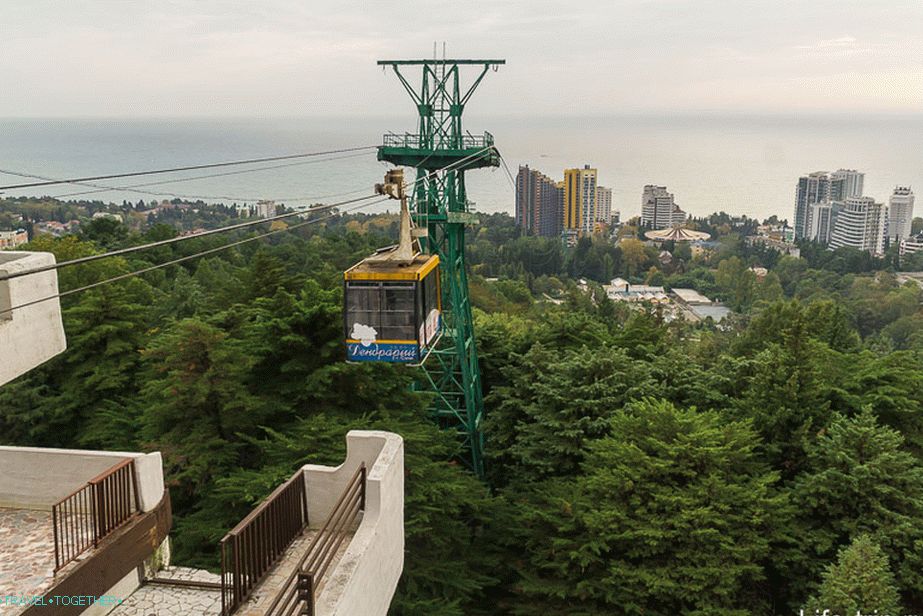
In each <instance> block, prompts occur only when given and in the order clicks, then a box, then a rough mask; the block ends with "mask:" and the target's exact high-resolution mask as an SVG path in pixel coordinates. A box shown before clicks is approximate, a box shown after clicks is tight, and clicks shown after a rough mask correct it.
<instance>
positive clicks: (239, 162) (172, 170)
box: [0, 145, 378, 191]
mask: <svg viewBox="0 0 923 616" xmlns="http://www.w3.org/2000/svg"><path fill="white" fill-rule="evenodd" d="M377 147H378V146H377V145H363V146H357V147H352V148H340V149H336V150H326V151H323V152H304V153H301V154H286V155H283V156H267V157H264V158H250V159H246V160H233V161H226V162H220V163H207V164H203V165H187V166H185V167H172V168H169V169H153V170H148V171H133V172H130V173H113V174H109V175H96V176H87V177H79V178H70V179H66V180H47V181H43V182H32V183H26V184H9V185H7V186H0V191H3V190H12V189H14V188H32V187H36V186H53V185H55V184H76V183H79V182H91V181H95V180H112V179H116V178H129V177H137V176H141V175H157V174H161V173H177V172H179V171H194V170H196V169H214V168H216V167H230V166H233V165H252V164H256V163H268V162H273V161H278V160H292V159H295V158H312V157H314V156H324V155H327V154H342V153H346V152H358V151H360V150H370V149H373V148H377Z"/></svg>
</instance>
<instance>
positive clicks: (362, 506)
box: [359, 462, 366, 511]
mask: <svg viewBox="0 0 923 616" xmlns="http://www.w3.org/2000/svg"><path fill="white" fill-rule="evenodd" d="M361 469H362V471H361V473H360V477H361V479H360V481H361V482H362V484H361V485H360V486H359V511H365V473H366V470H365V462H363V463H362V466H361Z"/></svg>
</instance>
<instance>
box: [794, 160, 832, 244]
mask: <svg viewBox="0 0 923 616" xmlns="http://www.w3.org/2000/svg"><path fill="white" fill-rule="evenodd" d="M826 201H830V175H829V174H828V173H827V172H826V171H815V172H814V173H811V174H808V175H804V176H802V177H800V178H798V186H797V187H796V189H795V237H796V238H797V239H806V238H809V237H810V229H811V226H812V223H811V214H812V212H811V206H812V205H814V204H816V203H824V202H826Z"/></svg>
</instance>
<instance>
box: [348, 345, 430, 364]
mask: <svg viewBox="0 0 923 616" xmlns="http://www.w3.org/2000/svg"><path fill="white" fill-rule="evenodd" d="M346 358H347V359H348V360H349V361H387V362H394V363H410V362H415V361H419V359H420V347H419V346H417V344H416V343H415V342H373V343H371V344H368V345H365V344H363V343H361V342H352V341H347V343H346Z"/></svg>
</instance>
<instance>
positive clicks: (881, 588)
mask: <svg viewBox="0 0 923 616" xmlns="http://www.w3.org/2000/svg"><path fill="white" fill-rule="evenodd" d="M899 601H900V598H899V596H898V592H897V587H896V585H895V583H894V575H893V574H892V573H891V569H890V567H889V566H888V557H887V555H886V554H885V553H884V552H882V550H881V548H880V547H879V546H878V544H877V543H875V541H874V540H873V539H872V538H871V537H870V536H869V535H859V536H858V537H856V538H855V539H854V540H853V542H852V543H851V544H849V546H848V547H845V548H843V549H842V550H840V552H839V554H838V556H837V562H836V563H835V564H831V565H828V566H827V568H826V570H825V571H824V577H823V582H822V583H821V585H820V589H819V590H818V592H817V596H816V597H815V598H813V599H811V600H810V601H809V602H808V606H807V607H806V608H805V610H804V612H805V614H814V613H815V611H817V612H820V613H823V612H824V610H830V612H831V613H833V614H843V615H844V616H846V615H849V616H853V615H854V614H857V613H861V614H876V615H879V616H897V614H900V613H901V612H900V608H899V607H898V603H899Z"/></svg>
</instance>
